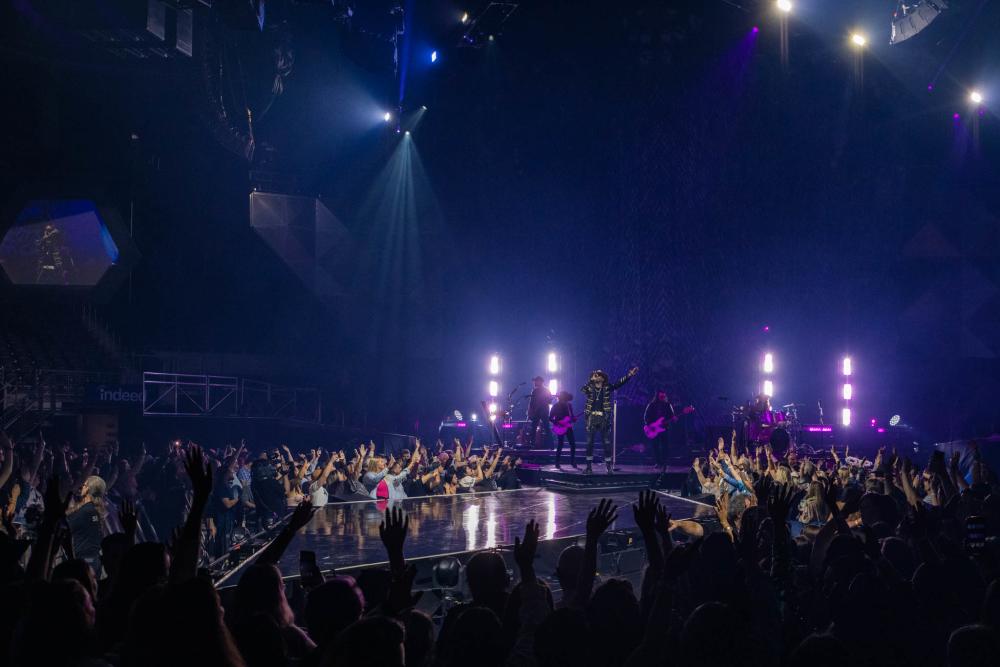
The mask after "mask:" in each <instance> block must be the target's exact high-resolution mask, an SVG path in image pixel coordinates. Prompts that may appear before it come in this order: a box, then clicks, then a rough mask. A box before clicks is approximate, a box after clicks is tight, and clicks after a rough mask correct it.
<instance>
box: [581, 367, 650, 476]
mask: <svg viewBox="0 0 1000 667" xmlns="http://www.w3.org/2000/svg"><path fill="white" fill-rule="evenodd" d="M638 372H639V369H638V368H633V369H632V370H630V371H629V372H628V373H626V374H625V376H624V377H622V378H620V379H619V380H618V381H617V382H614V383H612V382H609V378H608V374H607V373H605V372H604V371H594V372H593V373H591V374H590V380H588V381H587V384H585V385H583V390H582V391H583V394H584V396H586V397H587V405H586V407H584V409H583V414H584V416H585V417H586V419H587V469H586V470H585V471H584V472H585V473H587V474H590V473H592V472H594V471H593V468H592V464H593V462H594V440H595V439H596V437H597V434H598V433H599V434H600V435H601V447H602V448H603V449H604V465H605V466H606V467H607V469H608V474H609V475H611V474H613V473H614V468H613V465H612V463H611V447H612V443H611V394H612V393H613V392H614V391H615V390H616V389H618V388H619V387H621V386H622V385H623V384H625V383H626V382H628V381H629V380H631V379H632V378H633V377H634V376H635V374H636V373H638Z"/></svg>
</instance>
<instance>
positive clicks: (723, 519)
mask: <svg viewBox="0 0 1000 667" xmlns="http://www.w3.org/2000/svg"><path fill="white" fill-rule="evenodd" d="M715 513H716V514H718V515H719V523H721V524H722V528H723V529H724V530H725V531H726V532H727V533H729V532H731V531H732V526H730V525H729V494H728V493H720V494H719V497H718V498H716V499H715Z"/></svg>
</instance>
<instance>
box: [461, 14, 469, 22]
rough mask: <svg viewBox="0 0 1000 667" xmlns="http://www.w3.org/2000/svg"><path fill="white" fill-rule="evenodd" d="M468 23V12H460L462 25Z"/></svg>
mask: <svg viewBox="0 0 1000 667" xmlns="http://www.w3.org/2000/svg"><path fill="white" fill-rule="evenodd" d="M468 22H469V12H462V23H468Z"/></svg>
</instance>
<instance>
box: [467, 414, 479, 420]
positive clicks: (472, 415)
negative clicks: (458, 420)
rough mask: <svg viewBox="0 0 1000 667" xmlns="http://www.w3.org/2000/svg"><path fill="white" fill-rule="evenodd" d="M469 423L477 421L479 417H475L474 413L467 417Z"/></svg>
mask: <svg viewBox="0 0 1000 667" xmlns="http://www.w3.org/2000/svg"><path fill="white" fill-rule="evenodd" d="M469 421H474V422H475V421H479V417H478V416H477V415H476V413H475V412H473V413H472V414H471V415H469Z"/></svg>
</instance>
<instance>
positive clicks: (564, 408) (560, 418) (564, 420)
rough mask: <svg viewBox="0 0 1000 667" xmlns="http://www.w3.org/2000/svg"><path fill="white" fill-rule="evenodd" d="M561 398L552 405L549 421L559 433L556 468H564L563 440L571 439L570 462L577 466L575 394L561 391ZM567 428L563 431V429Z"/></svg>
mask: <svg viewBox="0 0 1000 667" xmlns="http://www.w3.org/2000/svg"><path fill="white" fill-rule="evenodd" d="M558 396H559V400H558V401H556V404H555V405H553V406H552V410H551V411H550V412H549V421H551V422H552V426H553V430H554V431H555V432H556V433H557V434H558V445H557V446H556V468H560V469H561V468H562V463H561V462H560V460H559V459H560V458H561V457H562V448H563V442H564V441H566V440H568V441H569V464H570V465H571V466H572V467H574V468H576V467H577V465H576V435H575V434H574V433H573V422H575V421H576V415H574V414H573V394H571V393H569V392H568V391H560V392H559V394H558ZM564 428H565V429H566V430H565V431H563V429H564Z"/></svg>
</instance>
